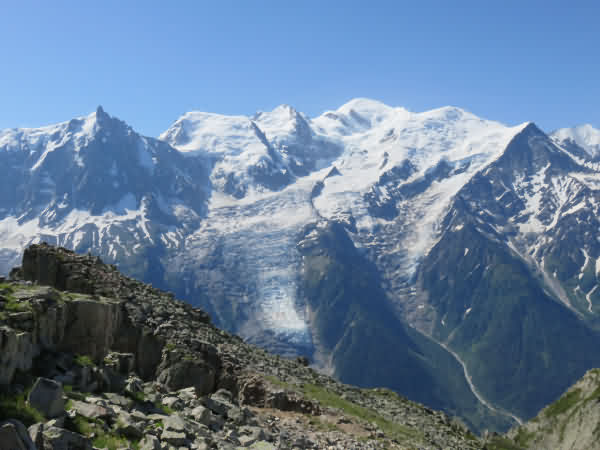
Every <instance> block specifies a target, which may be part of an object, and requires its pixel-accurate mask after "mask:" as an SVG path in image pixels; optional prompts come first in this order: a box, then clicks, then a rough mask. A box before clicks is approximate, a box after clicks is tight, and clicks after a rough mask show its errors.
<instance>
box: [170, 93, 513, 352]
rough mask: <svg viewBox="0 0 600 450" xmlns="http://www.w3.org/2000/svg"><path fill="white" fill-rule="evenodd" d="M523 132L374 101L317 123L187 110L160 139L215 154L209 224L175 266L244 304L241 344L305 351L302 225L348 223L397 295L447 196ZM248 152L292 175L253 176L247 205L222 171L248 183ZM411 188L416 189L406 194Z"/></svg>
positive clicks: (196, 153)
mask: <svg viewBox="0 0 600 450" xmlns="http://www.w3.org/2000/svg"><path fill="white" fill-rule="evenodd" d="M522 128H523V127H522V126H520V127H514V128H509V127H505V126H504V125H502V124H499V123H496V122H491V121H486V120H482V119H479V118H477V117H476V116H474V115H472V114H470V113H468V112H465V111H462V110H460V109H457V108H450V107H448V108H442V109H438V110H434V111H428V112H424V113H411V112H409V111H407V110H405V109H402V108H392V107H389V106H386V105H384V104H382V103H379V102H376V101H372V100H368V99H356V100H353V101H351V102H349V103H347V104H345V105H343V106H342V107H340V108H339V109H338V110H336V111H329V112H326V113H324V114H323V115H321V116H319V117H317V118H314V119H312V120H309V119H307V118H306V117H304V116H303V115H301V114H300V113H297V112H296V111H295V110H293V109H292V108H290V107H289V106H280V107H278V108H276V109H275V110H273V111H272V112H268V113H259V114H257V115H255V116H254V117H252V118H246V117H225V116H217V115H213V114H211V115H207V114H205V113H196V112H194V113H188V114H186V115H185V116H183V117H182V118H181V119H179V120H178V121H177V122H176V123H175V124H174V125H173V126H172V127H171V128H170V129H169V130H168V131H167V132H165V133H164V134H163V135H162V136H161V137H162V138H163V139H166V140H167V142H169V143H170V144H171V145H173V146H174V147H175V148H177V149H179V150H181V151H182V152H185V153H186V155H189V157H198V158H206V157H207V155H209V156H213V157H214V156H215V155H216V158H215V161H216V162H215V163H214V164H215V165H214V169H213V174H212V175H211V180H212V181H213V193H212V195H211V198H210V201H209V206H208V209H209V213H208V216H207V220H206V221H205V222H203V224H202V225H201V226H200V228H199V229H198V230H196V232H195V233H194V234H193V235H192V236H190V237H189V238H188V239H187V241H186V248H187V250H188V254H186V255H182V256H180V257H179V260H178V262H177V264H178V266H179V267H182V268H183V267H187V268H189V267H196V269H195V270H193V271H194V273H195V274H197V275H195V276H194V279H195V280H196V281H195V282H196V283H197V284H202V285H203V286H204V288H203V289H204V290H206V293H205V295H206V296H207V297H211V295H212V297H215V298H220V297H222V296H224V295H225V291H226V292H227V293H229V295H233V296H234V297H239V298H243V299H244V300H243V303H244V304H245V305H247V306H246V308H247V309H248V310H252V313H251V314H250V318H249V319H247V320H244V319H240V317H242V316H243V314H242V313H240V312H239V311H238V316H236V318H233V319H231V318H230V319H229V320H230V321H231V322H232V323H235V324H236V326H237V327H239V331H240V332H241V333H242V334H243V335H245V336H246V337H248V338H251V339H262V338H263V335H264V333H265V329H267V330H271V331H272V332H273V333H275V334H277V335H281V336H283V337H282V339H292V340H294V341H302V342H303V343H304V344H305V345H310V336H309V332H308V329H307V327H308V324H307V323H306V322H305V321H304V319H303V318H304V317H306V314H305V311H304V305H303V301H302V298H301V297H298V295H297V286H296V280H295V278H296V277H297V274H298V271H299V268H301V263H302V262H301V260H300V259H299V258H300V257H299V254H298V252H297V250H296V249H295V246H296V244H297V241H298V236H299V234H300V232H301V230H302V229H303V228H304V227H305V226H306V225H307V224H309V223H312V222H316V221H321V220H334V221H341V222H347V223H349V224H352V226H353V227H355V228H353V231H354V233H353V238H354V240H355V243H356V245H358V246H360V247H364V248H366V249H367V251H368V252H370V253H371V254H372V256H373V260H374V262H375V263H376V264H378V266H379V267H380V269H381V270H382V271H383V273H385V274H386V280H387V281H388V282H389V283H390V294H392V295H400V293H401V292H394V290H395V289H396V290H401V289H404V288H405V284H404V283H399V282H400V281H401V280H406V279H409V278H410V277H411V276H412V275H413V274H414V271H415V268H416V267H417V264H418V261H419V260H420V258H422V257H423V255H424V254H425V253H426V252H427V250H428V249H429V248H430V247H431V246H432V245H433V243H435V241H436V237H437V235H438V233H439V230H438V225H439V223H440V221H441V219H442V218H443V216H444V213H445V212H446V210H447V208H448V205H449V202H450V200H451V198H452V196H453V195H454V194H455V193H456V192H457V191H458V190H459V189H460V188H461V187H462V186H463V185H464V184H465V183H466V182H467V181H468V180H469V179H470V178H471V177H472V176H473V174H474V173H476V172H477V171H478V170H480V169H481V168H483V167H485V166H486V165H487V164H489V163H490V162H491V161H493V160H494V159H496V158H497V157H498V156H499V155H500V154H501V153H502V151H503V150H504V148H505V147H506V146H507V144H508V142H509V141H510V139H511V138H512V137H513V136H514V135H515V134H516V133H518V132H519V131H520V130H521V129H522ZM257 129H258V130H260V133H258V131H257ZM261 134H262V135H263V136H264V138H265V140H261V139H260V138H259V136H260V135H261ZM215 136H218V138H215ZM303 143H304V144H306V146H307V147H309V149H310V150H311V151H312V152H313V153H315V152H319V154H318V159H317V158H315V157H314V156H312V158H313V161H315V163H314V164H312V161H310V160H309V159H310V156H311V155H310V153H309V152H307V151H306V148H305V149H303V150H304V154H305V155H306V154H308V157H306V156H305V157H304V158H302V155H301V153H300V152H299V151H298V149H297V148H295V149H293V147H294V145H295V146H296V147H298V146H301V145H302V144H303ZM310 146H313V147H314V148H310ZM269 149H271V150H272V152H271V154H269ZM290 149H293V150H294V151H295V153H293V151H291V150H290ZM251 155H260V156H257V157H258V158H260V157H262V158H267V157H270V158H272V160H277V161H280V162H281V163H282V164H283V166H284V167H286V168H288V169H289V171H290V173H294V174H295V175H294V179H293V180H292V181H291V182H290V183H289V184H288V185H287V186H286V187H283V188H280V189H273V190H269V189H265V188H264V187H263V186H260V185H257V184H254V185H253V184H251V183H252V180H251V179H250V178H249V177H246V178H245V182H246V183H247V190H246V191H245V196H244V197H243V198H236V197H237V196H236V195H233V196H232V195H227V191H226V189H224V188H223V185H222V184H221V183H220V182H219V180H220V177H219V176H217V175H216V174H219V173H221V172H222V171H225V172H228V173H232V174H234V175H233V176H236V177H243V176H245V175H244V171H247V168H248V166H247V164H246V161H248V158H249V157H250V156H251ZM290 155H292V156H293V157H295V158H296V159H295V161H296V162H297V163H298V165H304V166H308V165H311V164H312V165H311V170H310V171H307V172H305V173H303V174H298V173H297V172H295V171H294V170H293V169H291V168H290V167H289V165H288V164H289V160H290V158H291V156H290ZM403 164H404V165H406V164H408V165H410V167H411V168H412V172H411V174H410V176H409V177H408V178H406V179H404V180H391V181H390V182H389V183H391V185H389V184H386V181H385V180H386V179H387V178H389V176H388V175H389V173H390V172H393V171H394V170H395V169H394V168H396V167H398V166H402V165H403ZM440 167H448V168H449V169H448V170H447V171H445V172H447V173H444V174H443V176H442V174H437V172H439V170H438V169H439V168H440ZM334 168H335V169H334ZM332 171H333V172H332ZM432 174H433V175H434V176H433V178H432ZM328 175H333V176H328ZM386 177H387V178H386ZM415 185H420V186H421V189H417V190H415V192H410V193H408V190H407V191H406V192H403V191H401V189H400V188H401V187H402V186H406V187H410V186H415ZM373 202H388V203H390V202H392V203H394V204H395V205H397V207H398V208H399V210H398V213H397V214H396V216H395V217H392V218H389V217H388V218H386V219H384V218H380V217H376V216H373V214H371V206H372V203H373ZM282 255H285V257H283V256H282ZM217 261H218V262H217ZM240 261H244V263H243V264H240ZM206 268H210V269H209V270H206ZM198 277H199V278H198ZM396 284H398V285H397V286H396ZM248 286H251V287H253V288H249V287H248ZM191 292H193V287H190V286H188V295H189V293H191ZM217 315H219V314H218V313H217ZM224 316H226V314H224ZM223 320H226V319H223ZM290 335H293V337H290Z"/></svg>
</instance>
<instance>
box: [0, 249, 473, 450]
mask: <svg viewBox="0 0 600 450" xmlns="http://www.w3.org/2000/svg"><path fill="white" fill-rule="evenodd" d="M0 282H1V284H0V350H1V351H0V385H1V386H2V395H1V398H0V442H1V443H2V444H1V445H0V448H11V449H12V448H18V449H33V448H38V449H63V448H64V449H71V448H73V449H75V448H77V449H79V448H81V449H87V448H89V449H91V448H143V449H171V448H196V449H204V448H206V449H208V448H215V449H234V448H255V449H275V448H278V449H279V448H281V449H288V448H289V449H311V448H312V449H321V448H329V449H378V448H423V449H438V448H456V449H471V448H472V449H475V448H482V445H483V443H482V442H481V441H480V440H479V439H478V438H476V437H475V436H474V435H472V434H471V433H470V432H469V431H468V430H467V429H466V428H465V427H464V426H463V425H462V424H461V423H460V422H459V421H457V420H453V419H451V418H450V417H448V416H447V415H445V414H444V413H441V412H437V411H433V410H431V409H429V408H426V407H424V406H421V405H419V404H417V403H414V402H411V401H409V400H406V399H404V398H403V397H401V396H398V395H397V394H395V393H392V392H391V391H388V390H385V389H360V388H356V387H352V386H349V385H345V384H341V383H339V382H336V381H335V380H334V379H332V378H330V377H328V376H325V375H323V374H320V373H318V372H316V371H314V370H313V369H312V368H310V367H308V365H307V360H306V359H304V358H297V359H293V360H292V359H284V358H281V357H279V356H275V355H271V354H269V353H267V352H265V351H264V350H262V349H259V348H257V347H255V346H251V345H248V344H246V343H244V342H243V340H241V339H240V338H238V337H236V336H233V335H231V334H229V333H227V332H224V331H222V330H219V329H217V328H216V327H214V326H213V325H212V324H211V323H210V318H209V317H208V315H207V314H206V313H205V312H203V311H202V310H200V309H198V308H194V307H192V306H190V305H188V304H186V303H183V302H181V301H178V300H176V299H174V297H173V295H171V294H168V293H166V292H163V291H160V290H158V289H155V288H153V287H151V286H149V285H146V284H143V283H141V282H139V281H136V280H133V279H131V278H128V277H125V276H123V275H122V274H120V273H119V272H118V271H117V270H116V268H115V267H114V266H111V265H106V264H103V263H102V261H101V260H100V259H99V258H98V257H94V256H91V255H77V254H75V253H73V252H71V251H69V250H66V249H63V248H56V247H52V246H49V245H46V244H40V245H32V246H31V247H29V248H28V249H26V251H25V252H24V256H23V263H22V266H21V267H19V268H16V269H14V270H13V271H12V272H11V279H10V280H0ZM25 425H27V426H28V427H29V428H28V429H27V428H25Z"/></svg>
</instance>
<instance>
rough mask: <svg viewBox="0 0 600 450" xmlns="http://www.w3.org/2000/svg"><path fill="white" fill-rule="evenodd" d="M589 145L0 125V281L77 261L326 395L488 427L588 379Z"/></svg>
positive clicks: (304, 130)
mask: <svg viewBox="0 0 600 450" xmlns="http://www.w3.org/2000/svg"><path fill="white" fill-rule="evenodd" d="M599 155H600V132H599V131H598V130H595V129H594V128H593V127H591V126H589V125H584V126H581V127H577V128H572V129H561V130H557V131H555V132H553V133H550V134H547V133H545V132H543V131H542V130H540V129H539V128H538V127H537V126H536V125H535V124H534V123H525V124H522V125H518V126H514V127H507V126H505V125H503V124H501V123H498V122H493V121H489V120H484V119H481V118H479V117H477V116H475V115H473V114H471V113H469V112H467V111H464V110H461V109H459V108H454V107H445V108H440V109H436V110H432V111H426V112H422V113H415V112H410V111H408V110H406V109H403V108H394V107H389V106H386V105H384V104H382V103H379V102H376V101H373V100H368V99H355V100H352V101H350V102H349V103H347V104H345V105H343V106H342V107H340V108H339V109H337V110H335V111H328V112H325V113H324V114H322V115H320V116H318V117H316V118H308V117H307V116H306V115H304V114H302V113H300V112H298V111H296V110H295V109H293V108H292V107H290V106H285V105H284V106H280V107H277V108H275V109H274V110H273V111H270V112H261V113H257V114H255V115H254V116H251V117H247V116H223V115H218V114H210V113H202V112H190V113H187V114H185V115H184V116H182V117H181V118H179V119H178V120H176V121H175V122H174V123H173V125H172V126H171V127H170V128H169V129H168V130H166V131H165V132H164V133H163V134H161V135H160V136H159V138H157V139H155V138H150V137H145V136H141V135H139V134H138V133H136V132H135V131H134V130H133V129H132V128H131V127H129V126H128V125H127V124H126V123H124V122H122V121H120V120H119V119H117V118H114V117H112V116H110V115H109V114H107V113H106V112H105V111H104V110H103V109H102V108H101V107H99V108H98V109H97V111H96V112H95V113H92V114H90V115H88V116H86V117H82V118H77V119H73V120H70V121H68V122H64V123H60V124H57V125H52V126H48V127H43V128H37V129H9V130H3V131H0V183H2V185H1V189H0V196H1V202H0V205H1V207H0V247H1V250H0V272H8V270H9V269H10V268H11V267H13V266H15V265H17V263H18V260H19V259H20V257H21V254H22V252H23V249H24V248H25V247H26V246H28V245H29V244H31V243H34V242H40V241H46V242H48V243H50V244H54V245H59V246H63V247H67V248H70V249H73V250H75V251H77V252H92V253H94V254H98V255H101V256H102V258H103V260H105V261H106V262H109V263H112V264H116V265H118V266H119V268H120V269H121V270H122V271H124V272H125V273H127V274H128V275H131V276H134V277H138V278H140V279H143V280H144V281H146V282H149V283H152V284H153V285H155V286H156V287H159V288H163V289H168V290H170V291H173V292H175V294H176V295H177V297H179V298H183V299H186V300H187V301H188V302H190V303H192V304H194V305H196V306H201V307H202V308H203V309H205V310H206V311H207V312H208V313H209V314H210V315H211V316H212V317H213V320H214V322H215V323H216V324H218V325H219V326H222V327H224V328H225V329H227V330H228V331H231V332H234V333H236V334H239V335H241V336H242V337H243V338H244V339H245V340H247V341H248V342H250V343H254V344H258V345H260V346H262V347H265V348H267V349H269V350H273V351H276V352H278V353H280V354H283V355H287V356H290V355H306V356H308V358H309V360H310V361H311V363H312V364H313V366H314V367H317V368H319V369H320V370H322V371H324V372H326V373H328V374H330V375H334V376H335V377H337V378H338V379H340V380H341V381H343V382H347V383H352V384H357V385H360V386H366V387H374V386H385V387H389V388H392V389H394V390H396V391H398V392H400V393H402V394H404V395H406V396H407V397H409V398H411V399H413V400H415V401H419V402H422V403H425V404H427V405H429V406H431V407H434V408H438V409H443V410H444V411H446V412H448V413H450V414H453V415H457V416H459V417H461V418H462V419H463V420H464V421H465V422H466V423H467V424H468V425H469V426H470V427H471V428H472V429H474V430H477V431H481V430H483V429H485V428H489V429H494V430H505V429H507V428H508V427H509V426H511V425H514V424H516V423H519V422H521V421H523V420H526V419H529V418H531V417H533V416H534V415H535V414H536V413H537V412H538V411H539V410H540V409H541V408H542V407H543V406H545V405H546V404H548V403H550V402H551V401H553V400H554V399H556V398H558V397H559V396H560V394H561V393H562V392H564V391H565V389H566V388H567V387H568V386H570V385H571V384H573V383H574V382H575V381H576V380H577V379H579V378H580V377H582V376H583V374H584V373H585V372H586V370H587V369H589V368H592V367H599V366H600V345H598V344H599V343H600V335H599V331H600V321H599V312H600V292H598V289H597V287H598V272H600V242H599V240H598V238H597V236H598V231H599V230H600V223H599V221H598V205H599V200H600V198H599V196H600V191H599V189H600V161H599V160H598V159H599Z"/></svg>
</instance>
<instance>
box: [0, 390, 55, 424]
mask: <svg viewBox="0 0 600 450" xmlns="http://www.w3.org/2000/svg"><path fill="white" fill-rule="evenodd" d="M26 398H27V393H26V392H23V393H21V394H16V395H2V394H0V421H2V420H7V419H16V420H19V421H21V422H23V423H24V424H25V425H26V426H30V425H33V424H34V423H37V422H45V421H46V418H45V417H44V416H43V415H42V414H41V413H40V412H39V411H38V410H37V409H35V408H34V407H32V406H29V405H28V404H27V400H26Z"/></svg>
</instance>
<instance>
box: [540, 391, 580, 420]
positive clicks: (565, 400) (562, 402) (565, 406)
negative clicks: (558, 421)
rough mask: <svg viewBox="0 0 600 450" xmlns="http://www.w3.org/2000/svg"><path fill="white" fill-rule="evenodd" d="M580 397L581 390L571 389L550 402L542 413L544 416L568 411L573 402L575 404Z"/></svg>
mask: <svg viewBox="0 0 600 450" xmlns="http://www.w3.org/2000/svg"><path fill="white" fill-rule="evenodd" d="M580 397H581V390H580V389H573V390H572V391H569V392H567V393H566V394H564V395H563V396H562V397H561V398H559V399H558V400H557V401H555V402H554V403H552V404H551V405H550V406H549V407H548V409H546V412H545V414H544V415H545V416H546V417H556V416H558V415H559V414H562V413H564V412H566V411H568V410H569V409H571V408H572V407H573V406H575V404H577V402H578V401H579V398H580Z"/></svg>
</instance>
